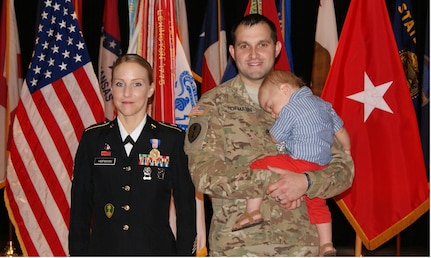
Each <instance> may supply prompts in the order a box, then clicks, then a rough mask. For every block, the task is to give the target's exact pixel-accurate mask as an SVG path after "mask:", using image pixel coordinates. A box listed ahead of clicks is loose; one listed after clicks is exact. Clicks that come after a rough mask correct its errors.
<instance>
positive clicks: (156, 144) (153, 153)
mask: <svg viewBox="0 0 431 258" xmlns="http://www.w3.org/2000/svg"><path fill="white" fill-rule="evenodd" d="M150 143H151V148H153V149H152V150H151V151H150V157H152V158H158V157H160V151H159V150H158V149H157V148H158V147H159V145H160V140H159V139H150Z"/></svg>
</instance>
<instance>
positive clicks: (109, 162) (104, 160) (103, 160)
mask: <svg viewBox="0 0 431 258" xmlns="http://www.w3.org/2000/svg"><path fill="white" fill-rule="evenodd" d="M115 161H116V158H114V157H96V158H94V165H96V166H114V165H115Z"/></svg>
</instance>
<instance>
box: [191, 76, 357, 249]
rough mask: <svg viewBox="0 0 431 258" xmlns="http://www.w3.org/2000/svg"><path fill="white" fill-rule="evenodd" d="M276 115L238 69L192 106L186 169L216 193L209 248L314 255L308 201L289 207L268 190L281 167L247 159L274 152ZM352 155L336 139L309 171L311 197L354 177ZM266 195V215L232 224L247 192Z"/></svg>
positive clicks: (335, 189) (337, 190) (332, 191)
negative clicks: (256, 166) (238, 226)
mask: <svg viewBox="0 0 431 258" xmlns="http://www.w3.org/2000/svg"><path fill="white" fill-rule="evenodd" d="M273 122H274V120H273V119H272V118H271V116H270V114H268V113H266V112H265V111H264V110H262V109H261V108H260V107H259V105H258V104H256V103H254V102H253V101H252V100H251V98H250V97H249V95H248V93H247V91H246V89H245V87H244V85H243V82H242V81H241V79H240V78H239V77H238V76H237V77H235V78H234V79H232V80H230V81H228V82H226V83H224V84H222V85H219V86H217V87H216V88H214V89H213V90H211V91H209V92H207V93H206V94H204V95H203V96H202V97H201V99H200V101H199V103H198V105H197V106H195V108H194V110H192V112H191V114H190V123H189V127H188V131H187V135H186V140H185V151H186V154H187V155H188V157H189V169H190V173H191V175H192V179H193V182H194V184H195V186H196V188H197V189H199V191H202V192H204V193H206V194H208V195H210V196H211V197H212V205H213V218H212V221H211V226H210V232H209V233H210V236H209V250H210V256H317V255H318V249H319V241H318V236H317V231H316V228H315V226H314V225H311V224H310V222H309V219H308V214H307V209H306V206H305V205H301V207H299V208H297V209H295V210H285V209H283V208H281V207H279V206H278V203H276V202H275V201H274V200H273V199H272V198H268V196H266V195H265V190H266V188H267V186H268V185H269V183H270V182H274V181H275V180H276V179H277V177H278V176H277V175H275V174H273V173H271V172H269V171H266V170H253V171H251V170H250V169H249V168H248V166H249V164H250V163H251V162H252V161H253V160H255V159H256V158H259V157H261V156H264V155H268V154H276V149H275V146H274V144H273V143H272V142H271V141H270V138H269V135H268V129H269V128H270V127H271V125H272V124H273ZM353 175H354V169H353V162H352V160H351V157H350V156H348V155H346V154H344V153H343V152H342V151H341V149H340V148H338V149H337V148H334V147H333V158H332V161H331V163H330V164H329V166H328V167H327V168H325V169H324V170H321V171H317V172H313V173H310V178H311V181H312V182H313V183H312V185H311V187H310V189H309V190H308V191H307V195H308V196H309V197H310V198H313V197H320V198H330V197H333V196H335V195H337V194H339V193H341V192H343V191H344V190H346V189H348V188H349V187H350V186H351V184H352V180H353ZM261 196H264V201H263V204H262V207H261V212H262V215H263V218H264V220H265V221H264V223H263V224H261V225H259V226H255V227H251V228H248V229H244V230H240V231H236V232H232V231H231V228H232V225H233V224H234V222H235V220H236V219H237V218H238V217H239V216H240V215H241V214H242V213H243V211H244V210H245V205H246V199H247V198H253V197H261Z"/></svg>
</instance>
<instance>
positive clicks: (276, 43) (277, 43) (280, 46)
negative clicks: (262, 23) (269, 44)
mask: <svg viewBox="0 0 431 258" xmlns="http://www.w3.org/2000/svg"><path fill="white" fill-rule="evenodd" d="M282 47H283V44H281V42H280V41H277V42H275V58H277V57H278V55H280V52H281V48H282Z"/></svg>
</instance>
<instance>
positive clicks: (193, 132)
mask: <svg viewBox="0 0 431 258" xmlns="http://www.w3.org/2000/svg"><path fill="white" fill-rule="evenodd" d="M201 130H202V126H201V125H200V124H199V123H194V124H192V125H190V127H189V132H188V133H187V137H188V139H189V142H190V143H192V142H194V141H195V140H196V138H198V136H199V134H200V133H201Z"/></svg>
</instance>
